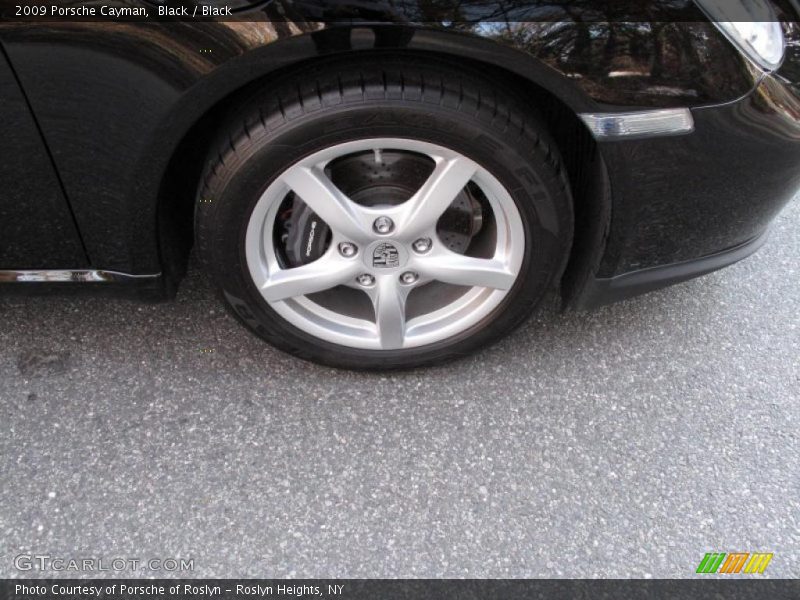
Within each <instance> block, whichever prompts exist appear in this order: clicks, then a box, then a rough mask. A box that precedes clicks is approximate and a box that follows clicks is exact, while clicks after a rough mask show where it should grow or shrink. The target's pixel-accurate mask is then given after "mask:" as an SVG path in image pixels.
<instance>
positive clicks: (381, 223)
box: [372, 217, 394, 235]
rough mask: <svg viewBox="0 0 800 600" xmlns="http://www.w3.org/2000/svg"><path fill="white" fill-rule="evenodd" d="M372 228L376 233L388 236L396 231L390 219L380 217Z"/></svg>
mask: <svg viewBox="0 0 800 600" xmlns="http://www.w3.org/2000/svg"><path fill="white" fill-rule="evenodd" d="M372 228H373V229H374V230H375V233H380V234H381V235H386V234H387V233H391V232H392V230H393V229H394V223H393V222H392V220H391V219H390V218H389V217H378V218H377V219H375V222H374V223H373V224H372Z"/></svg>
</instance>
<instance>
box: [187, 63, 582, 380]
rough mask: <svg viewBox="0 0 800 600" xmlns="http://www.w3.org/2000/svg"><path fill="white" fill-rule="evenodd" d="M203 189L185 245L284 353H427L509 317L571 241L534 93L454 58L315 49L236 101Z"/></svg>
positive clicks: (385, 356) (467, 348) (541, 287)
mask: <svg viewBox="0 0 800 600" xmlns="http://www.w3.org/2000/svg"><path fill="white" fill-rule="evenodd" d="M233 106H235V108H234V109H232V112H231V115H230V118H229V121H228V123H227V124H226V125H224V126H223V130H222V131H221V132H220V140H219V143H218V145H217V146H216V147H215V149H214V150H213V151H212V152H211V154H210V156H209V161H208V164H207V166H206V169H205V174H204V177H203V185H202V186H201V188H200V190H199V199H198V203H197V208H196V222H195V231H196V238H197V245H198V250H199V255H200V257H201V258H202V260H203V264H204V265H205V267H206V269H207V270H208V272H209V273H210V274H211V276H212V277H213V278H214V281H215V283H216V285H217V287H218V289H219V290H220V292H221V294H222V296H223V298H224V300H225V301H226V303H227V304H228V305H229V306H230V307H231V308H232V310H233V312H234V313H235V314H236V316H237V317H238V318H239V319H240V320H241V321H242V322H243V323H244V324H246V325H247V326H248V327H249V328H251V329H252V330H253V331H254V332H256V333H257V334H258V335H260V336H261V337H262V338H264V339H265V340H267V341H269V342H270V343H272V344H274V345H275V346H278V347H279V348H281V349H283V350H286V351H288V352H291V353H292V354H294V355H296V356H300V357H303V358H308V359H312V360H315V361H318V362H322V363H325V364H328V365H333V366H338V367H348V368H368V369H386V368H402V367H412V366H419V365H431V364H435V363H439V362H442V361H445V360H448V359H452V358H456V357H460V356H464V355H466V354H468V353H469V352H471V351H472V350H474V349H476V348H479V347H482V346H485V345H487V344H489V343H491V342H493V341H495V340H496V339H498V338H499V337H501V336H502V335H504V334H506V333H508V332H509V331H511V330H512V329H513V328H514V327H515V326H517V325H518V324H519V323H521V322H522V321H523V320H524V319H525V318H526V317H527V316H528V315H530V314H531V312H532V311H533V309H534V308H535V306H536V304H537V303H538V302H539V301H540V300H541V299H542V297H543V296H544V295H545V293H546V292H547V291H548V290H549V289H552V287H553V285H554V282H555V281H556V280H557V278H558V276H559V273H560V271H561V269H562V267H563V265H564V262H565V259H566V257H567V255H568V251H569V247H570V244H571V233H572V214H571V200H570V196H569V191H568V188H567V185H566V179H565V176H564V169H563V167H562V166H561V164H560V159H559V155H558V151H557V149H556V148H555V146H554V145H553V143H552V140H551V139H550V136H549V134H548V132H547V128H546V127H545V126H544V125H543V124H542V121H541V119H540V117H539V116H538V115H537V114H536V112H535V110H534V109H532V108H531V106H530V102H528V101H526V99H524V98H522V97H521V96H520V95H519V94H518V93H517V91H515V90H514V89H513V88H510V87H509V86H508V85H507V84H506V82H504V81H502V80H493V79H486V76H485V74H482V73H477V72H474V71H471V70H470V69H469V68H468V67H466V66H465V65H457V64H452V63H444V62H440V61H439V60H437V59H433V58H429V59H426V60H425V61H424V63H414V64H411V63H408V62H406V60H405V59H403V58H402V57H391V56H383V55H382V56H381V57H364V58H359V59H356V58H347V59H343V58H337V57H333V58H330V59H326V60H322V61H320V62H319V63H317V64H314V65H311V66H309V67H307V68H305V69H303V70H302V71H298V72H296V73H292V74H290V75H287V76H286V78H285V79H282V80H276V81H274V82H270V86H269V87H265V88H264V90H263V91H262V92H261V93H256V94H254V95H253V96H251V97H250V98H249V99H248V100H247V101H243V102H242V103H240V104H236V105H233Z"/></svg>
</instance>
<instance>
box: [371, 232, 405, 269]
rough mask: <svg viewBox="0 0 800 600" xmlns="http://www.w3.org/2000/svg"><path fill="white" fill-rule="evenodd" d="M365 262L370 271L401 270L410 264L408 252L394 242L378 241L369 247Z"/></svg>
mask: <svg viewBox="0 0 800 600" xmlns="http://www.w3.org/2000/svg"><path fill="white" fill-rule="evenodd" d="M364 262H365V263H366V265H367V267H369V268H370V269H376V270H386V271H390V270H394V269H400V268H402V267H404V266H405V264H406V263H407V262H408V251H407V250H406V249H405V248H404V247H403V245H402V244H400V243H398V242H395V241H394V240H378V241H376V242H372V243H371V244H370V245H369V246H367V251H366V252H365V253H364Z"/></svg>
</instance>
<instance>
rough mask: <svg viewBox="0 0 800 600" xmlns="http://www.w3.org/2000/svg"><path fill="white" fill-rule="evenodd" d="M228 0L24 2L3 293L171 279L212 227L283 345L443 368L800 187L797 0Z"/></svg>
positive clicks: (747, 243) (741, 245) (735, 255)
mask: <svg viewBox="0 0 800 600" xmlns="http://www.w3.org/2000/svg"><path fill="white" fill-rule="evenodd" d="M76 4H77V5H80V4H84V3H81V2H77V3H72V5H76ZM85 4H87V5H88V4H91V3H85ZM106 4H108V5H110V6H117V5H119V6H123V5H124V6H140V7H144V8H146V9H147V10H148V11H149V13H150V14H151V15H152V14H153V13H155V11H156V5H158V4H161V5H169V4H171V3H170V2H144V1H141V2H135V1H129V0H126V1H124V2H123V1H122V0H120V1H119V2H108V3H106ZM217 4H226V3H217ZM227 4H228V5H229V6H230V8H231V9H232V10H233V14H234V17H231V18H227V19H226V20H216V21H214V20H212V21H208V20H196V19H195V20H193V19H184V20H172V21H161V22H159V21H157V20H156V19H154V18H152V16H150V17H147V18H144V17H136V18H131V19H129V20H125V21H120V20H116V21H115V22H110V21H111V20H114V19H112V18H105V17H99V18H96V19H93V18H88V17H84V18H77V17H76V18H72V19H68V18H63V17H59V16H58V15H56V16H47V15H45V16H44V17H42V16H39V15H35V14H32V13H31V11H30V10H28V12H27V14H26V13H25V12H24V11H23V13H22V14H14V11H15V10H16V5H15V7H6V8H5V9H4V13H3V15H4V20H3V22H2V23H0V42H2V48H3V55H2V56H0V99H1V100H2V106H3V119H2V122H1V123H2V125H0V127H2V135H0V152H2V158H3V160H2V161H1V162H0V180H1V181H2V193H0V282H2V283H0V288H2V290H3V291H6V292H13V291H18V290H22V291H24V292H34V291H53V290H65V289H76V288H77V289H90V290H93V291H102V290H108V291H113V292H122V293H128V294H135V295H139V296H143V297H149V298H154V299H164V298H169V297H171V296H172V295H173V294H174V293H175V290H176V287H177V285H178V283H179V281H180V279H181V276H182V274H183V272H184V269H185V265H186V262H187V257H188V254H189V250H190V247H191V246H192V240H194V241H195V248H196V252H197V253H198V255H199V257H200V259H201V262H202V265H203V268H204V269H205V270H206V272H207V273H208V275H209V276H210V277H211V278H213V280H214V282H215V284H216V286H217V287H218V289H219V291H220V294H221V296H222V298H223V300H224V302H226V303H227V304H228V306H229V307H230V308H231V309H232V312H233V313H234V314H235V315H236V316H237V317H238V318H239V319H240V320H241V321H242V322H243V323H244V324H245V325H246V326H247V327H249V328H250V329H252V330H253V331H254V332H255V333H256V334H258V335H259V336H261V337H263V338H264V339H265V340H267V341H268V342H270V343H272V344H274V345H276V346H277V347H279V348H281V349H283V350H285V351H288V352H291V353H293V354H295V355H297V356H300V357H304V358H308V359H312V360H316V361H319V362H322V363H326V364H329V365H335V366H342V367H353V368H397V367H409V366H416V365H428V364H433V363H436V362H439V361H442V360H446V359H450V358H453V357H456V356H461V355H464V354H465V353H468V352H470V351H473V350H474V349H476V348H478V347H481V346H484V345H485V344H487V343H490V342H492V341H493V340H496V339H497V338H499V337H500V336H502V335H504V334H505V333H507V332H509V331H510V330H511V329H512V328H513V327H515V326H516V325H518V324H519V323H520V322H521V321H522V320H523V319H525V318H526V317H527V316H528V315H530V314H531V313H532V311H534V309H535V308H536V306H537V304H538V303H539V302H540V300H541V299H542V298H543V296H544V295H545V294H546V293H547V292H549V291H550V290H552V289H553V288H557V289H558V290H559V292H560V294H561V296H562V298H563V300H564V305H565V306H567V307H577V308H587V307H593V306H597V305H600V304H603V303H606V302H610V301H614V300H617V299H620V298H624V297H627V296H631V295H634V294H637V293H640V292H645V291H648V290H652V289H655V288H658V287H661V286H664V285H666V284H670V283H675V282H678V281H682V280H685V279H688V278H690V277H693V276H696V275H701V274H703V273H707V272H709V271H712V270H714V269H717V268H720V267H722V266H725V265H727V264H730V263H732V262H734V261H736V260H739V259H741V258H743V257H745V256H747V255H748V254H749V253H751V252H753V251H754V250H755V249H756V248H757V247H758V246H759V245H760V244H761V243H762V241H763V240H764V238H765V235H766V232H767V229H768V225H769V223H770V221H771V220H772V218H773V217H774V216H775V215H776V213H777V212H778V211H779V210H780V208H781V207H782V206H783V205H784V204H785V202H786V201H787V200H788V199H789V198H791V197H792V195H793V193H794V192H795V191H796V190H797V188H798V184H800V181H798V179H799V178H800V168H798V167H800V121H799V120H798V119H800V91H799V90H798V88H797V87H796V86H795V84H794V82H795V81H798V72H800V71H799V70H798V65H800V56H798V52H800V50H798V49H799V48H800V43H799V42H798V40H800V35H798V30H797V25H796V24H795V23H793V21H794V20H796V19H797V17H798V14H797V13H796V12H795V11H794V8H793V7H794V6H796V3H794V2H793V0H738V1H737V0H668V1H652V2H641V1H640V0H629V1H627V0H626V1H619V0H614V1H609V2H602V1H601V2H596V1H593V2H587V1H585V0H575V1H572V2H570V1H564V2H553V1H547V2H545V1H542V0H539V1H537V0H529V1H523V0H520V1H515V2H508V1H504V2H496V3H492V2H475V3H472V4H470V3H469V2H459V3H452V6H447V3H431V2H424V1H422V0H419V1H415V0H408V1H405V2H399V3H398V2H390V1H389V0H386V1H385V2H362V1H357V0H350V1H348V0H339V1H335V2H334V1H327V2H322V1H318V0H294V1H289V0H275V1H271V2H248V1H246V0H236V1H232V2H230V3H227ZM189 12H191V10H189Z"/></svg>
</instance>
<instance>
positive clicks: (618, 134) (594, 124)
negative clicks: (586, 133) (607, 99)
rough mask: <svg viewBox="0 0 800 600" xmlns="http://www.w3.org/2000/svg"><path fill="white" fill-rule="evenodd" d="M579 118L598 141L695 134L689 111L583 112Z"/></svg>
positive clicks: (684, 109)
mask: <svg viewBox="0 0 800 600" xmlns="http://www.w3.org/2000/svg"><path fill="white" fill-rule="evenodd" d="M579 116H580V118H581V119H582V120H583V122H584V123H586V126H587V127H588V128H589V130H590V131H591V132H592V135H594V137H595V138H596V139H598V140H601V141H607V140H616V139H633V138H643V137H656V136H662V135H682V134H686V133H692V132H693V131H694V118H692V112H691V111H690V110H689V109H688V108H670V109H664V110H642V111H636V112H624V113H582V114H581V115H579Z"/></svg>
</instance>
